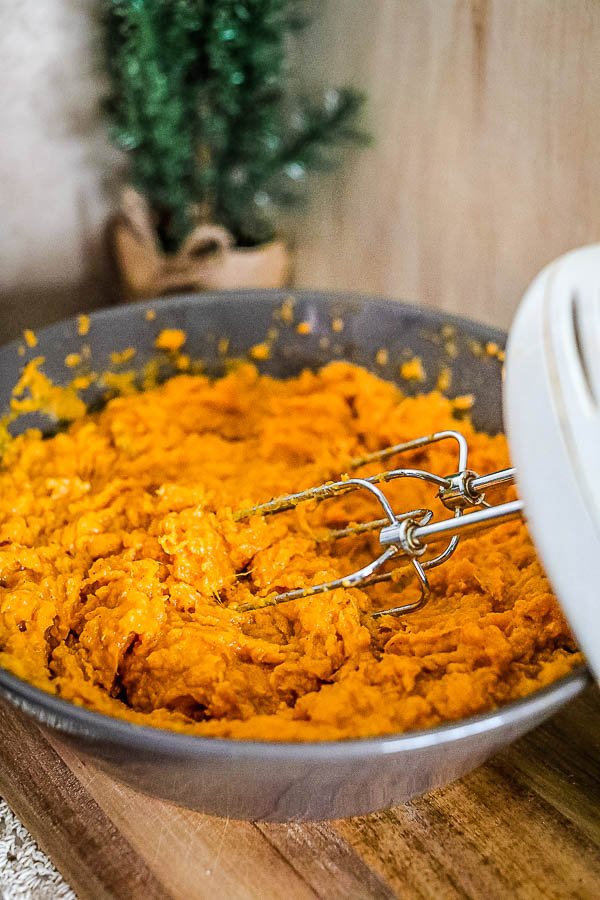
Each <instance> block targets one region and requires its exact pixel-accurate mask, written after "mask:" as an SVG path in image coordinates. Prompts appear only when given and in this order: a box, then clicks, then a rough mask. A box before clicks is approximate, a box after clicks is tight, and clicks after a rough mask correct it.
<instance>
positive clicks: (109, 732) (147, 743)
mask: <svg viewBox="0 0 600 900" xmlns="http://www.w3.org/2000/svg"><path fill="white" fill-rule="evenodd" d="M240 296H244V297H249V298H255V299H263V300H264V301H265V302H266V301H270V302H271V303H273V304H274V303H276V302H281V300H282V299H285V298H288V297H294V298H297V299H299V300H302V299H305V300H313V301H314V300H315V299H317V300H321V301H334V302H335V301H338V302H340V301H341V302H343V301H347V302H351V301H352V300H355V301H356V300H360V301H361V302H363V301H365V300H366V301H369V302H376V303H380V304H384V305H386V306H388V305H389V306H390V307H393V308H396V309H398V308H400V309H402V310H403V311H404V313H405V314H406V313H410V314H414V315H415V316H418V317H419V318H422V319H424V320H425V321H428V322H430V323H431V322H437V323H440V321H443V322H444V323H445V324H450V325H456V326H457V329H459V330H460V328H461V327H462V329H463V330H466V331H473V330H476V331H479V330H483V331H485V332H486V333H487V335H489V336H490V339H494V340H499V341H505V339H506V337H507V335H506V332H505V331H504V330H503V329H501V328H498V327H496V326H493V325H489V324H487V323H484V322H479V321H477V320H475V319H470V318H467V317H464V316H460V315H457V314H454V313H448V312H445V311H444V310H441V309H436V308H431V307H427V306H422V305H418V304H414V303H409V302H406V301H400V300H394V299H392V298H390V297H380V296H377V295H370V294H365V293H362V292H360V291H327V290H311V289H308V288H302V289H298V290H296V289H288V290H285V289H253V288H248V289H246V288H241V289H236V290H229V291H212V292H208V293H203V294H196V293H182V294H177V295H174V296H171V297H163V298H156V299H151V300H146V301H140V302H136V303H135V304H122V305H117V306H106V307H103V308H100V309H97V310H93V311H91V312H89V313H85V315H86V316H88V318H89V319H90V323H91V325H94V324H95V323H98V324H103V323H104V322H105V321H106V320H108V321H110V322H114V320H115V319H118V318H120V317H121V316H122V315H126V314H127V313H129V312H131V310H132V309H138V310H139V311H140V314H141V316H142V317H143V316H144V314H145V312H146V311H147V310H163V309H168V307H169V306H172V305H173V303H174V301H179V303H180V304H181V305H184V306H187V305H193V304H198V305H205V304H209V303H211V302H212V303H214V301H215V300H216V299H217V298H218V301H219V303H234V302H238V301H239V298H240ZM78 318H79V316H78V315H73V316H69V317H67V318H64V319H61V320H59V321H57V322H55V323H51V324H48V325H46V326H43V327H42V328H39V329H36V335H37V336H38V339H39V338H40V337H41V338H43V337H44V336H45V335H48V336H52V333H53V332H57V331H59V330H64V329H65V328H70V327H73V328H74V329H75V333H76V329H77V325H78ZM149 324H152V323H149ZM20 344H21V341H20V339H19V338H16V339H14V340H13V341H10V342H9V343H7V344H4V345H3V346H2V347H0V352H2V353H4V352H7V351H10V350H12V349H13V348H16V347H17V346H19V345H20ZM590 681H591V676H590V675H589V672H588V670H587V668H586V666H585V665H580V666H577V667H576V668H575V669H573V670H572V671H571V672H569V673H568V674H566V675H563V676H561V677H560V678H558V679H557V680H556V681H554V682H552V683H551V684H548V685H546V686H545V687H543V688H539V689H538V690H536V691H533V692H532V693H530V694H527V695H526V696H524V697H521V698H518V699H517V700H513V701H511V702H510V703H507V704H505V705H503V706H500V707H497V708H494V709H492V710H488V711H487V712H483V713H478V714H476V715H474V716H469V717H467V718H463V719H458V720H456V721H451V722H445V723H443V724H441V725H437V726H435V727H433V728H427V729H422V730H420V731H406V732H400V733H397V732H395V733H391V734H383V735H376V736H368V737H360V738H344V739H336V740H321V741H260V740H248V739H239V738H222V737H210V736H201V735H193V734H186V733H185V732H180V731H175V730H172V729H166V728H157V727H154V726H152V725H142V724H139V723H137V722H129V721H127V720H126V719H121V718H119V717H117V716H111V715H109V714H108V713H101V712H97V711H95V710H92V709H88V708H87V707H85V706H83V705H79V704H77V703H74V702H72V701H69V700H65V699H63V698H61V697H58V696H57V695H55V694H51V693H49V692H48V691H45V690H44V689H42V688H39V687H36V686H35V685H33V684H31V683H30V682H28V681H25V680H24V679H22V678H20V677H19V676H17V675H14V674H13V673H11V672H9V671H8V670H7V669H5V668H4V667H3V666H1V665H0V694H2V695H3V696H4V697H6V698H7V699H8V700H9V701H10V702H11V703H12V704H13V705H15V706H16V707H18V708H20V709H21V710H23V711H25V712H26V713H28V714H29V715H31V716H33V717H34V718H35V719H37V720H38V722H40V723H41V724H42V725H46V726H49V727H51V728H53V729H55V730H58V731H59V732H62V733H64V734H65V735H68V734H73V735H77V736H78V737H79V738H83V739H84V740H89V741H91V742H98V741H108V742H111V743H118V744H120V745H122V746H126V747H128V748H130V749H135V750H146V751H151V752H153V753H158V754H162V755H165V756H183V757H187V758H195V757H197V758H201V757H202V756H207V755H215V754H217V755H221V756H227V757H229V758H232V759H246V760H247V759H252V758H255V759H258V758H260V759H263V760H269V759H273V760H275V759H276V760H277V761H280V762H285V761H290V762H293V761H296V762H306V763H309V762H314V763H322V762H325V761H326V762H328V763H331V762H340V763H346V762H348V761H350V760H365V759H367V758H373V757H374V756H375V757H377V756H386V755H389V754H396V753H403V752H412V751H415V750H420V749H425V748H427V747H430V746H433V745H435V746H439V745H440V744H442V743H451V742H454V741H460V740H465V739H469V738H473V737H474V736H476V735H477V734H481V733H484V732H490V731H494V730H497V729H499V728H502V727H505V726H506V724H507V722H508V721H511V722H515V723H516V722H519V721H522V720H523V719H526V718H532V717H534V716H536V714H537V715H540V714H542V715H543V713H544V712H545V711H548V710H549V711H552V710H554V709H555V708H556V707H558V706H561V705H563V704H564V703H566V702H567V701H568V700H570V699H572V698H574V697H575V696H576V695H577V694H578V693H580V692H581V691H582V690H583V689H584V687H585V686H586V685H587V684H588V683H589V682H590Z"/></svg>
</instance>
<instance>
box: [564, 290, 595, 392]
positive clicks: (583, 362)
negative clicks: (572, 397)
mask: <svg viewBox="0 0 600 900" xmlns="http://www.w3.org/2000/svg"><path fill="white" fill-rule="evenodd" d="M582 302H583V301H582V300H581V298H580V297H579V296H578V295H577V294H573V296H572V298H571V317H572V320H573V337H574V339H575V348H576V350H577V356H578V358H579V364H580V366H581V373H582V375H583V379H584V381H585V385H586V388H587V392H588V395H589V398H590V401H591V403H592V404H593V405H594V406H595V407H598V406H599V405H600V401H599V398H598V397H597V396H596V392H595V389H594V382H593V380H592V375H591V371H590V365H589V363H588V359H587V351H588V350H589V348H586V344H585V341H584V337H583V327H582V322H581V304H582ZM596 303H600V297H597V298H596Z"/></svg>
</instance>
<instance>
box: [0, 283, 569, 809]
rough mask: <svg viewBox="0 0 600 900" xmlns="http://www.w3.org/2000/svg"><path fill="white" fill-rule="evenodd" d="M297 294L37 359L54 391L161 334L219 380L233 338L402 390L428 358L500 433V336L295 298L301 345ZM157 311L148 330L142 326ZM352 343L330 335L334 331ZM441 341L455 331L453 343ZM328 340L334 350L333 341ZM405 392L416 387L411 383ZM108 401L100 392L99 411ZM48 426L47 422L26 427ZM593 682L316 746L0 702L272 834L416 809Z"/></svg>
mask: <svg viewBox="0 0 600 900" xmlns="http://www.w3.org/2000/svg"><path fill="white" fill-rule="evenodd" d="M287 296H288V294H287V293H284V292H278V291H237V292H234V293H225V294H217V295H204V296H195V295H193V296H183V297H175V298H169V299H167V300H159V301H155V302H151V303H146V304H139V305H135V306H127V307H115V308H112V309H107V310H103V311H100V312H97V313H94V314H93V315H92V316H91V327H90V330H89V334H88V335H87V336H86V337H81V336H79V334H78V328H77V321H76V320H74V319H71V320H68V321H65V322H61V323H59V324H57V325H53V326H51V327H49V328H45V329H44V330H42V331H40V333H39V334H38V346H37V347H36V349H35V351H32V352H34V353H35V355H42V356H44V357H45V360H46V362H45V365H44V371H45V372H46V373H47V374H48V375H49V376H50V377H51V378H52V380H53V381H54V382H56V383H58V384H60V383H65V382H67V381H68V380H69V378H70V377H72V372H71V371H70V370H69V369H67V368H65V365H64V359H65V356H66V355H67V354H68V353H75V352H79V351H80V350H81V345H82V344H83V343H87V344H88V345H89V347H90V350H91V359H92V362H93V366H94V369H95V370H96V371H104V370H106V369H109V368H110V367H111V363H110V353H111V351H114V350H122V349H124V348H126V347H129V346H133V347H135V348H136V351H137V352H136V357H135V361H136V365H137V366H141V365H143V363H144V362H146V361H148V360H149V359H151V358H152V357H153V356H154V355H155V352H156V351H155V350H154V347H153V344H154V340H155V338H156V335H157V334H158V332H159V331H160V330H161V329H163V328H167V327H168V328H182V329H184V330H185V331H186V333H187V343H186V351H187V352H189V353H190V355H191V356H192V358H194V359H203V360H204V361H205V364H206V370H207V371H208V372H209V373H214V374H218V373H219V372H220V370H221V369H222V365H223V363H222V359H221V357H220V355H219V352H218V340H219V338H221V337H227V338H229V342H230V344H229V354H230V355H232V356H243V355H244V354H245V353H246V352H247V351H248V349H249V348H250V347H252V346H253V345H254V344H257V343H260V342H261V341H263V340H264V338H265V335H266V334H267V332H268V331H269V329H270V328H273V327H274V326H275V327H277V328H278V329H279V331H280V335H279V338H278V340H277V341H276V342H275V345H274V348H273V351H272V354H271V358H270V359H269V360H266V361H265V362H263V363H260V369H261V370H262V371H265V372H269V373H270V374H273V375H277V376H290V375H294V374H296V373H298V372H299V371H301V370H302V369H303V368H305V367H307V366H308V367H310V368H317V367H319V366H321V365H323V364H324V363H327V362H329V361H330V360H331V359H332V358H343V359H346V360H349V361H351V362H354V363H357V364H359V365H363V366H365V367H367V368H370V369H373V370H376V371H377V372H378V374H381V375H382V376H383V377H387V378H389V379H394V378H395V377H396V376H397V373H398V364H399V362H400V361H401V360H402V359H405V358H408V357H410V356H412V355H418V356H419V357H420V358H421V359H422V361H423V365H424V367H425V370H426V372H427V374H428V380H427V382H426V383H425V384H418V385H413V388H412V389H413V390H416V389H418V390H423V389H427V388H431V387H433V386H434V384H435V381H436V378H437V375H438V373H439V370H440V368H441V366H442V365H450V366H451V369H452V391H453V393H455V394H465V393H472V394H473V395H474V396H475V398H476V403H475V407H474V409H473V419H474V421H475V423H476V425H477V426H478V427H480V428H485V429H486V430H487V431H490V432H495V431H498V430H500V429H501V427H502V403H501V377H500V365H499V364H498V362H497V360H494V359H492V358H491V357H489V356H487V355H486V354H483V355H479V356H478V355H475V353H474V352H473V342H474V341H477V342H478V343H479V344H485V343H486V342H488V341H494V342H496V343H498V344H499V345H500V346H503V345H504V339H505V335H504V333H503V332H500V331H498V330H496V329H493V328H490V327H488V326H484V325H479V324H476V323H473V322H470V321H467V320H465V319H460V318H456V317H452V316H449V315H446V314H444V313H441V312H437V311H430V310H426V309H422V308H418V307H413V306H409V305H406V304H401V303H396V302H394V301H388V300H380V299H373V298H368V297H359V296H355V295H342V294H339V295H338V294H322V293H313V292H306V291H300V292H294V294H293V296H294V298H295V308H294V312H295V321H296V322H299V321H305V322H309V323H310V325H311V329H310V333H309V334H305V335H299V334H297V332H296V330H295V328H294V327H293V326H286V325H285V324H283V323H282V322H281V321H280V319H279V318H278V315H277V313H278V310H279V309H280V308H281V304H282V302H283V300H284V299H285V298H286V297H287ZM148 309H153V310H155V313H156V317H155V319H154V320H152V321H150V320H148V319H147V318H146V316H145V313H146V311H147V310H148ZM336 318H340V319H342V321H343V323H344V327H343V330H342V331H340V332H333V331H332V328H331V324H332V321H333V319H336ZM443 329H445V330H443ZM324 339H327V340H324ZM17 347H18V342H14V343H12V344H9V345H8V346H6V347H4V348H2V349H1V350H0V397H1V398H3V399H4V403H2V404H0V405H6V404H7V403H8V398H9V396H10V392H11V389H12V387H13V386H14V384H15V383H16V381H17V379H18V376H19V371H20V368H21V366H22V365H23V357H22V356H20V355H19V354H18V352H17ZM382 348H385V349H386V350H387V351H388V362H387V364H386V365H385V366H380V365H376V364H375V357H376V355H377V352H378V350H380V349H382ZM403 389H404V390H405V391H407V390H409V389H410V384H406V383H403ZM97 399H99V389H97V388H92V389H90V391H89V400H90V402H94V400H97ZM32 424H35V425H38V426H39V425H44V424H45V425H46V428H48V423H47V422H46V423H44V422H43V420H41V419H40V418H39V417H37V416H28V417H26V418H24V419H23V420H22V421H21V422H20V423H19V426H18V428H19V429H21V430H22V429H23V428H24V427H25V426H26V425H32ZM586 682H587V674H586V671H585V669H584V668H579V669H577V670H576V671H574V672H573V673H571V674H570V675H568V676H566V677H563V678H560V679H559V680H558V681H556V682H555V683H554V684H552V685H550V686H548V687H546V688H544V689H543V690H540V691H537V692H535V693H534V694H531V695H530V696H528V697H526V698H524V699H523V700H519V701H517V702H514V703H510V704H508V705H506V706H504V707H502V708H501V709H498V710H494V711H492V712H489V713H486V714H483V715H479V716H474V717H471V718H468V719H463V720H461V721H458V722H453V723H451V724H448V725H443V726H440V727H438V728H432V729H429V730H427V731H421V732H417V733H415V732H413V733H408V734H401V735H390V736H386V737H377V738H366V739H362V740H348V741H334V742H319V743H309V744H285V743H264V742H258V741H234V740H222V739H214V738H198V737H191V736H188V735H181V734H176V733H174V732H169V731H163V730H158V729H154V728H146V727H142V726H140V725H134V724H131V723H129V722H124V721H120V720H118V719H113V718H111V717H109V716H105V715H101V714H99V713H94V712H91V711H90V710H87V709H83V708H80V707H77V706H75V705H73V704H71V703H68V702H66V701H64V700H60V699H59V698H58V697H54V696H52V695H50V694H46V693H45V692H43V691H41V690H38V689H37V688H35V687H32V686H31V685H29V684H27V683H25V682H23V681H21V680H20V679H18V678H15V677H14V676H13V675H10V674H9V673H8V672H6V671H4V670H1V669H0V691H1V692H2V694H3V695H4V696H6V697H7V698H8V699H9V700H11V701H12V702H13V703H14V704H15V705H16V706H18V707H20V708H21V709H23V710H25V711H26V712H27V713H28V714H30V715H31V716H33V717H34V718H35V719H37V721H38V722H41V723H43V724H44V725H45V726H47V727H49V728H51V729H54V730H55V731H57V732H58V733H60V736H61V739H62V740H64V741H66V742H68V743H69V744H71V745H72V746H73V748H74V749H75V750H76V751H77V752H78V753H79V754H80V755H82V756H85V757H88V758H90V759H91V760H92V761H93V762H95V763H96V764H97V765H98V766H99V767H101V768H102V769H104V770H105V771H107V772H109V773H110V774H111V775H113V776H114V777H115V778H117V779H120V780H122V781H124V782H127V783H128V784H131V785H133V786H134V787H136V788H138V789H140V790H142V791H146V792H147V793H150V794H154V795H156V796H158V797H163V798H166V799H168V800H172V801H173V802H175V803H178V804H180V805H182V806H188V807H191V808H194V809H199V810H202V811H203V812H207V813H212V814H215V815H219V816H231V817H232V818H239V819H262V820H271V821H287V820H306V819H324V818H332V817H342V816H351V815H359V814H363V813H368V812H371V811H373V810H377V809H381V808H383V807H387V806H392V805H394V804H398V803H402V802H404V801H406V800H409V799H410V798H411V797H416V796H420V795H422V794H424V793H426V792H427V791H430V790H431V789H433V788H436V787H440V786H441V785H444V784H447V783H448V782H449V781H452V780H453V779H455V778H458V777H459V776H460V775H463V774H465V773H466V772H469V771H470V770H472V769H474V768H475V767H476V766H478V765H480V764H481V763H482V762H484V760H485V759H487V758H488V757H489V756H491V755H492V754H493V753H495V752H496V751H498V750H500V749H501V748H502V747H504V746H506V745H507V744H508V743H510V742H511V741H513V740H515V739H516V738H518V737H520V736H521V735H522V734H524V733H525V732H527V731H529V730H530V729H532V728H534V727H535V726H536V725H538V724H539V723H540V722H542V721H543V720H544V719H546V718H547V717H548V716H550V715H552V713H554V712H556V710H558V709H559V708H560V707H561V706H563V705H564V704H565V703H567V702H568V701H569V700H571V699H572V698H573V697H575V696H576V695H577V694H578V693H579V692H580V691H581V690H582V688H583V687H584V685H585V684H586Z"/></svg>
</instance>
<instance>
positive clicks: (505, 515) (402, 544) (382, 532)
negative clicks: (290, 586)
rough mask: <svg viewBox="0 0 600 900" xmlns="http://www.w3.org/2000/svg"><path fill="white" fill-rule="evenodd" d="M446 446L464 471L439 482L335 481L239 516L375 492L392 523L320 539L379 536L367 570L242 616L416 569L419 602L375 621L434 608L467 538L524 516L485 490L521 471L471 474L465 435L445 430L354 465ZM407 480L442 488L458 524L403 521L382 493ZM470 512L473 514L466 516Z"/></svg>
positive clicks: (377, 477)
mask: <svg viewBox="0 0 600 900" xmlns="http://www.w3.org/2000/svg"><path fill="white" fill-rule="evenodd" d="M443 440H453V441H455V443H456V445H457V449H458V454H457V455H458V459H457V467H456V472H454V473H453V474H451V475H437V474H434V473H433V472H428V471H426V470H425V469H415V468H398V469H388V470H386V471H383V472H377V473H376V474H374V475H369V476H367V477H365V478H359V477H346V478H342V479H341V480H336V481H328V482H326V483H325V484H322V485H319V486H318V487H314V488H309V489H308V490H304V491H299V492H298V493H295V494H288V495H286V496H283V497H276V498H275V499H273V500H269V501H268V502H267V503H261V504H259V505H257V506H253V507H250V508H248V509H242V510H239V511H238V512H237V513H235V514H234V520H235V521H237V522H240V521H243V520H245V519H248V518H251V517H253V516H270V515H274V514H275V513H280V512H285V511H289V510H293V509H295V508H296V507H297V506H298V505H299V504H300V503H304V502H306V501H309V500H312V501H315V502H317V503H321V502H322V501H324V500H329V499H332V498H334V497H339V496H341V495H344V494H347V493H350V492H352V491H359V490H363V491H367V492H368V493H370V494H371V495H372V496H373V497H375V499H376V500H377V502H378V503H379V505H380V506H381V509H382V511H383V512H384V513H385V517H384V518H380V519H374V520H372V521H370V522H358V523H352V524H350V525H348V526H346V527H345V528H338V529H334V530H330V531H327V532H325V533H324V534H323V535H322V536H320V537H318V538H317V540H319V541H320V542H333V541H337V540H341V539H345V538H350V537H355V536H357V535H361V534H367V533H369V532H372V531H378V532H379V541H380V544H381V545H382V547H383V552H382V553H381V554H380V555H379V556H377V557H376V558H375V559H374V560H372V561H371V562H370V563H368V564H367V565H365V566H363V567H362V568H360V569H357V570H356V571H355V572H351V573H350V574H349V575H345V576H343V577H341V578H335V579H333V580H331V581H325V582H321V583H320V584H315V585H311V586H308V587H303V588H295V589H294V590H289V591H284V592H281V593H275V592H273V591H272V592H270V593H268V594H266V595H265V596H257V597H256V603H252V604H245V605H244V606H242V607H241V610H242V611H250V610H257V609H262V608H264V607H269V606H276V605H278V604H280V603H287V602H289V601H290V600H299V599H304V598H307V597H314V596H315V595H316V594H322V593H324V592H326V591H334V590H338V589H340V588H353V587H360V588H365V587H369V586H371V585H374V584H382V583H383V582H386V581H388V582H390V581H391V582H393V583H394V582H398V581H399V579H400V578H401V577H402V572H404V571H405V570H406V568H407V566H408V567H412V569H413V572H414V573H415V574H416V576H417V581H418V583H419V586H420V597H419V599H418V600H416V601H414V602H412V603H408V604H404V605H401V606H394V607H390V608H389V609H382V610H374V611H373V612H372V613H371V615H372V616H373V617H374V618H377V617H380V616H383V615H403V614H405V613H409V612H414V611H415V610H417V609H421V608H422V607H423V606H424V605H425V603H426V602H427V599H428V595H429V581H428V579H427V572H428V570H430V569H433V568H435V567H436V566H439V565H441V564H442V563H444V562H446V560H448V559H449V558H450V557H451V556H452V554H453V553H454V551H455V550H456V548H457V546H458V543H459V540H460V535H461V534H462V533H464V532H466V531H469V532H472V531H480V530H482V529H484V528H489V527H491V526H492V525H495V524H497V523H498V521H505V520H507V519H510V518H515V517H517V516H520V515H522V511H523V505H522V503H521V501H519V500H515V501H510V502H508V503H503V504H500V505H498V506H490V504H489V503H488V502H487V501H486V500H485V494H484V491H485V490H487V489H488V488H492V487H497V486H500V485H504V484H513V483H514V480H515V470H514V469H503V470H501V471H499V472H492V473H490V474H489V475H478V473H477V472H475V471H473V470H472V469H469V468H468V467H467V461H468V445H467V442H466V439H465V437H464V435H462V434H461V433H460V432H458V431H438V432H435V433H433V434H430V435H426V436H424V437H421V438H417V439H415V440H412V441H407V442H405V443H402V444H396V445H395V446H393V447H385V448H384V449H383V450H377V451H375V452H374V453H368V454H366V455H364V456H360V457H356V458H354V459H351V460H350V461H349V463H348V468H349V469H350V470H351V471H355V470H356V469H360V468H362V467H363V466H365V465H368V464H370V463H374V462H381V461H383V460H385V459H389V458H390V457H392V456H395V455H396V454H401V453H407V452H409V451H415V450H420V449H421V448H423V447H427V446H430V445H431V444H434V443H438V442H439V441H443ZM400 478H414V479H417V480H420V481H426V482H428V483H429V484H432V485H434V486H435V487H437V489H438V493H437V497H438V499H439V500H440V502H441V503H442V504H443V505H444V506H445V507H446V509H448V510H451V511H452V513H453V518H452V519H441V520H439V521H435V522H434V521H432V519H433V511H432V510H431V509H414V510H411V511H410V512H404V513H400V514H399V515H396V513H394V510H393V509H392V506H391V504H390V502H389V500H388V498H387V497H386V495H385V493H384V492H383V491H382V489H381V488H380V487H379V486H378V485H380V484H386V483H389V482H391V481H395V480H396V479H400ZM465 510H472V511H471V512H469V514H468V515H464V512H465ZM444 538H449V541H448V543H447V545H446V547H445V548H444V550H443V551H442V552H441V553H438V554H437V556H434V557H432V558H430V559H427V560H424V561H421V560H420V557H422V556H423V554H424V553H425V552H426V550H427V547H428V542H432V541H438V540H441V539H444ZM392 559H404V560H405V561H406V565H405V566H404V567H403V568H402V569H399V568H395V569H393V570H391V571H385V572H381V571H380V569H381V568H382V567H383V566H384V565H385V564H386V563H388V562H389V561H390V560H392Z"/></svg>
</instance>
